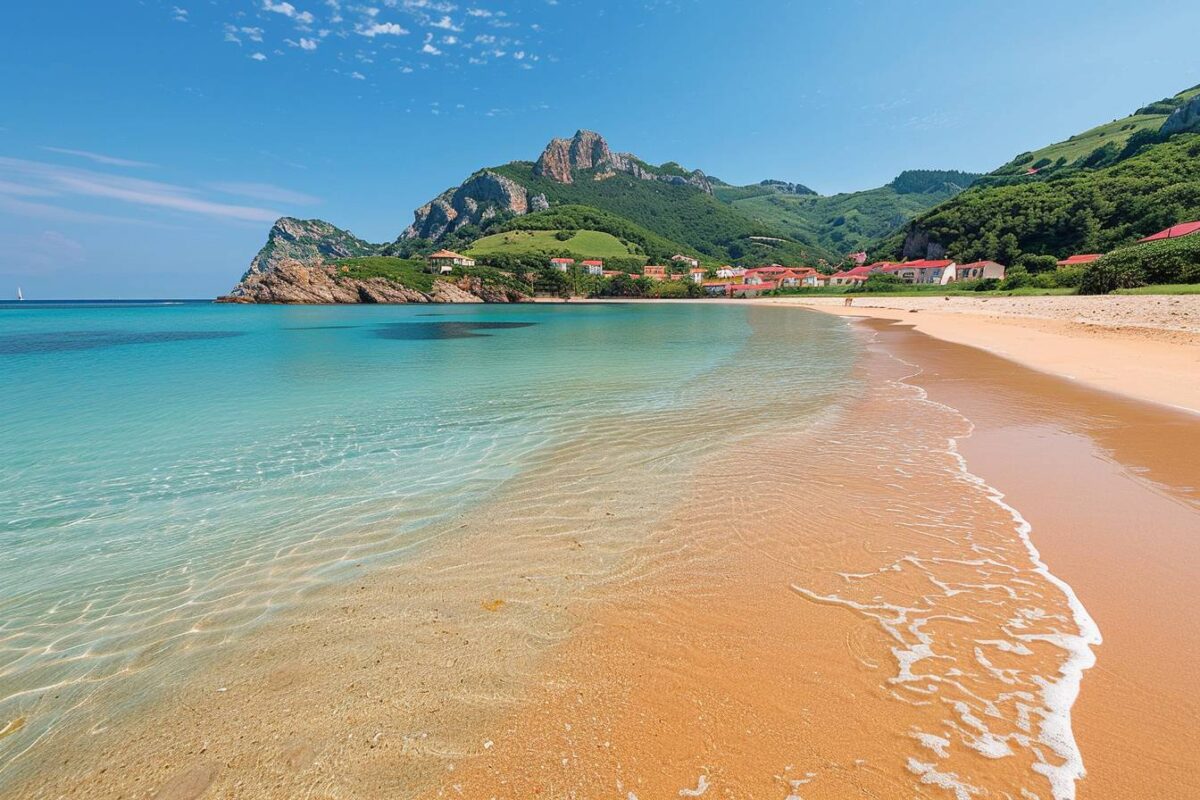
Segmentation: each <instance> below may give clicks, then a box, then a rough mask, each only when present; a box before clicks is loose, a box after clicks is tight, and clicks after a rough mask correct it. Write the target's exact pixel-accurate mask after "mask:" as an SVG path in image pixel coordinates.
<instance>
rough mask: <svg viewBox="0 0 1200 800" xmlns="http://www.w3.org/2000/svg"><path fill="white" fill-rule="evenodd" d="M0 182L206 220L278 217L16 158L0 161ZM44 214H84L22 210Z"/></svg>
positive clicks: (180, 189)
mask: <svg viewBox="0 0 1200 800" xmlns="http://www.w3.org/2000/svg"><path fill="white" fill-rule="evenodd" d="M0 180H4V181H5V182H6V183H14V184H18V185H21V186H25V187H28V188H32V189H39V190H43V191H45V192H49V193H51V194H52V195H54V196H57V197H61V198H72V197H74V198H80V197H83V198H102V199H106V200H118V201H122V202H125V203H130V204H132V205H136V206H141V207H146V208H156V209H163V210H168V211H177V212H183V213H189V214H199V215H203V216H208V217H221V218H226V219H233V220H243V221H248V222H270V221H272V220H274V219H276V218H277V217H278V216H280V215H279V213H278V212H276V211H273V210H270V209H266V208H258V207H254V206H245V205H234V204H229V203H220V202H216V201H213V200H210V199H208V198H206V197H204V196H203V195H201V194H200V193H199V192H198V191H197V190H195V189H191V188H188V187H185V186H176V185H173V184H169V183H161V182H158V181H147V180H142V179H140V178H129V177H125V176H123V175H111V174H108V173H103V172H96V171H93V170H86V169H78V168H75V167H64V166H61V165H58V164H48V163H45V162H41V161H27V160H25V159H19V158H7V157H0ZM0 199H4V200H6V201H8V205H9V207H10V208H12V207H13V202H14V199H13V198H8V197H3V196H0ZM15 202H17V203H19V202H21V201H15ZM32 205H41V204H32ZM46 210H51V211H54V212H59V213H66V214H68V215H74V214H79V213H85V214H86V212H75V211H74V210H72V209H62V208H58V207H53V206H51V207H45V208H41V209H36V208H26V209H25V211H26V212H36V211H46Z"/></svg>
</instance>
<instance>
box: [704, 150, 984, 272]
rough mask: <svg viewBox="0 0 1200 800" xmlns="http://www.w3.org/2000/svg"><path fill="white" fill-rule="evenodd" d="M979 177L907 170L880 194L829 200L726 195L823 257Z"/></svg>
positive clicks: (852, 247) (872, 237)
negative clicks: (816, 247) (815, 248)
mask: <svg viewBox="0 0 1200 800" xmlns="http://www.w3.org/2000/svg"><path fill="white" fill-rule="evenodd" d="M977 177H979V176H977V175H974V174H972V173H965V172H958V171H956V170H945V171H942V170H910V171H908V172H903V173H901V174H900V175H899V176H898V177H897V178H896V179H895V180H893V181H892V182H891V183H889V184H888V185H886V186H881V187H879V188H878V189H869V190H867V191H863V192H849V193H846V194H835V195H831V196H829V197H822V196H819V195H808V196H804V195H794V194H782V193H778V192H774V191H772V190H770V189H769V188H767V187H740V188H745V189H759V190H761V191H758V192H757V193H755V194H748V195H746V196H743V197H738V196H737V195H736V193H732V192H730V193H725V195H724V196H725V197H727V198H732V199H730V200H728V201H727V202H730V203H731V204H732V205H733V207H734V208H735V209H737V210H738V211H740V212H742V213H743V214H745V215H746V216H749V217H752V218H753V219H755V220H757V221H759V222H761V223H763V224H764V225H770V226H772V227H775V228H777V229H779V230H781V231H783V232H784V233H785V234H786V235H788V236H790V237H791V238H793V239H798V240H801V241H811V242H816V243H817V244H818V245H819V246H820V248H821V249H822V250H824V251H826V252H832V253H850V252H854V251H856V250H862V249H864V248H866V247H867V246H868V245H870V244H872V243H873V242H875V241H878V240H879V239H882V238H883V237H885V236H887V235H888V234H890V233H892V232H893V231H896V230H897V229H899V228H901V227H902V226H903V225H904V224H905V223H906V222H908V221H909V220H910V219H912V218H913V217H915V216H916V215H917V214H920V213H921V212H923V211H927V210H929V209H930V208H933V207H934V206H936V205H937V204H938V203H941V202H943V201H945V200H948V199H950V198H951V197H954V196H955V195H957V194H958V193H959V192H961V191H962V190H963V189H964V188H966V187H967V186H968V185H970V183H971V182H972V181H973V180H975V178H977Z"/></svg>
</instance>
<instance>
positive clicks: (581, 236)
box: [467, 230, 644, 259]
mask: <svg viewBox="0 0 1200 800" xmlns="http://www.w3.org/2000/svg"><path fill="white" fill-rule="evenodd" d="M497 253H508V254H510V255H525V254H534V253H537V254H542V255H547V256H551V255H559V254H566V255H569V256H571V257H573V258H578V259H584V258H622V257H626V256H637V255H641V254H640V253H639V252H638V247H637V246H636V245H633V244H625V243H622V242H621V240H620V239H618V238H617V237H615V236H613V235H612V234H611V233H604V232H603V231H590V230H513V231H506V232H503V233H494V234H492V235H490V236H484V237H482V238H480V239H476V240H475V241H474V242H472V244H471V247H470V249H469V250H468V251H467V254H468V255H471V256H474V257H476V258H482V257H483V256H490V255H496V254H497ZM643 258H644V256H643Z"/></svg>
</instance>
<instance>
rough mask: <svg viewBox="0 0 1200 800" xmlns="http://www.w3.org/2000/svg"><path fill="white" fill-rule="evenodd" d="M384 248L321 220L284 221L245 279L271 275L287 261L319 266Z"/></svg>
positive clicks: (275, 227)
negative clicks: (332, 260)
mask: <svg viewBox="0 0 1200 800" xmlns="http://www.w3.org/2000/svg"><path fill="white" fill-rule="evenodd" d="M381 249H382V245H375V244H371V243H370V242H365V241H363V240H362V239H359V238H358V237H357V236H355V235H354V234H352V233H350V231H346V230H342V229H341V228H338V227H336V226H334V225H331V224H329V223H328V222H325V221H324V220H320V219H295V218H294V217H282V218H280V219H278V220H276V221H275V224H274V225H272V226H271V232H270V233H269V234H267V243H266V244H265V245H263V247H262V249H261V250H259V251H258V255H256V256H254V259H253V260H252V261H251V262H250V268H249V269H248V270H246V274H245V275H244V276H243V279H245V278H247V277H249V276H251V275H256V274H261V273H265V272H269V271H271V270H272V269H274V268H275V267H277V266H278V265H280V264H282V263H284V262H286V261H298V262H301V263H315V262H321V261H325V260H326V259H337V258H356V257H358V256H370V255H375V254H376V253H378V252H379V251H380V250H381Z"/></svg>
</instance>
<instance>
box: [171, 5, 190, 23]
mask: <svg viewBox="0 0 1200 800" xmlns="http://www.w3.org/2000/svg"><path fill="white" fill-rule="evenodd" d="M171 19H173V20H175V21H176V22H187V21H188V10H187V9H186V8H180V7H179V6H175V7H173V8H172V9H171Z"/></svg>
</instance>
